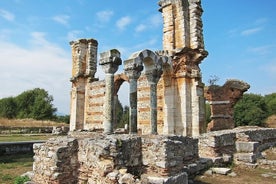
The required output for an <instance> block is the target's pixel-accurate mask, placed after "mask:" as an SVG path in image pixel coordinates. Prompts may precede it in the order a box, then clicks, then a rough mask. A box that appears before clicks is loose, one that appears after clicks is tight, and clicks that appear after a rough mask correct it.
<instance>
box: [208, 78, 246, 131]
mask: <svg viewBox="0 0 276 184" xmlns="http://www.w3.org/2000/svg"><path fill="white" fill-rule="evenodd" d="M249 87H250V85H249V84H247V83H246V82H243V81H240V80H228V81H226V83H225V84H224V85H223V86H217V85H211V86H207V87H205V89H204V96H205V98H206V100H207V101H208V102H209V104H210V106H211V122H209V124H208V130H209V131H216V130H224V129H232V128H234V127H235V123H234V119H233V113H234V110H233V109H234V105H235V104H236V103H237V101H238V100H239V99H240V98H241V97H242V95H243V93H244V92H246V91H247V90H248V89H249Z"/></svg>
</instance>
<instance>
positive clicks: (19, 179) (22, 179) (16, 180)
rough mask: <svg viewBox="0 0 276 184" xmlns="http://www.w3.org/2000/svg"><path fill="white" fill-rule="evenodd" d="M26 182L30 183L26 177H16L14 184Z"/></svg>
mask: <svg viewBox="0 0 276 184" xmlns="http://www.w3.org/2000/svg"><path fill="white" fill-rule="evenodd" d="M27 181H31V180H30V178H29V177H28V176H18V177H16V178H15V180H14V184H24V183H25V182H27Z"/></svg>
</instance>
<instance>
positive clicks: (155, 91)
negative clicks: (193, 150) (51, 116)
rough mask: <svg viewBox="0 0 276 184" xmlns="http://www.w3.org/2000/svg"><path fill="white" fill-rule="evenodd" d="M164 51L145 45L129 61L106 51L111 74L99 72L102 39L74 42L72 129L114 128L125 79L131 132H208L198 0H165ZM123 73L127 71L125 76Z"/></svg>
mask: <svg viewBox="0 0 276 184" xmlns="http://www.w3.org/2000/svg"><path fill="white" fill-rule="evenodd" d="M159 6H160V12H161V13H162V15H163V19H164V28H163V33H164V34H163V49H164V50H163V51H151V50H147V49H145V50H142V51H138V52H135V53H133V54H132V55H131V56H130V57H129V59H127V60H125V61H123V65H124V73H123V74H117V75H115V76H114V73H115V72H116V71H117V69H118V65H120V64H121V59H120V52H119V51H118V50H110V51H107V52H105V53H101V54H100V63H99V64H100V65H101V66H102V69H103V70H104V72H105V74H106V75H105V76H106V77H105V80H103V81H99V80H98V79H96V78H95V73H96V71H97V45H98V44H97V41H96V40H94V39H80V40H77V41H74V42H71V43H70V44H71V47H72V57H73V70H72V79H71V82H72V92H71V113H70V114H71V120H70V130H71V131H74V130H93V129H94V130H95V129H98V130H99V129H103V131H104V132H105V133H112V132H113V131H114V123H113V122H114V116H113V114H114V111H115V110H116V109H114V105H113V104H114V103H116V100H117V99H118V98H117V92H118V90H119V88H120V85H121V84H122V83H123V82H128V83H129V91H130V92H129V96H130V99H129V101H130V112H131V113H130V120H131V121H130V124H129V132H130V133H137V132H138V130H140V131H141V132H142V134H148V133H151V134H157V133H158V134H176V135H184V136H198V135H200V134H201V133H203V132H205V128H204V127H206V126H205V115H204V112H205V111H204V108H205V106H204V96H203V93H204V85H203V83H202V80H201V78H202V77H201V73H200V68H199V64H200V63H201V61H202V60H203V59H204V58H205V57H206V56H207V51H205V49H204V43H203V34H202V21H201V14H202V12H203V11H202V8H201V4H200V1H196V0H189V1H188V0H185V1H182V0H177V1H176V0H173V1H172V0H170V1H168V0H166V1H165V0H162V1H160V2H159ZM120 76H123V77H120Z"/></svg>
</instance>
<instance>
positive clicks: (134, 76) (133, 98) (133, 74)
mask: <svg viewBox="0 0 276 184" xmlns="http://www.w3.org/2000/svg"><path fill="white" fill-rule="evenodd" d="M142 70H143V66H142V65H136V64H135V63H134V59H130V60H126V61H124V71H125V74H126V75H127V77H128V78H129V105H130V107H129V133H130V134H137V132H138V130H137V80H138V78H139V77H140V75H141V71H142Z"/></svg>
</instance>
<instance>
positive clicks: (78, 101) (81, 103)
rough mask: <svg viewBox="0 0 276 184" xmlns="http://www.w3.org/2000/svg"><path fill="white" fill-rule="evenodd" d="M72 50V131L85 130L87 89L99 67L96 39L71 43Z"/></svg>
mask: <svg viewBox="0 0 276 184" xmlns="http://www.w3.org/2000/svg"><path fill="white" fill-rule="evenodd" d="M70 45H71V48H72V65H73V66H72V77H71V80H70V81H71V82H72V90H71V109H70V131H73V130H80V129H83V128H84V123H85V108H86V98H87V97H86V87H87V84H88V83H89V82H90V81H91V80H93V79H94V74H95V73H96V70H97V68H96V66H97V46H98V42H97V41H96V40H94V39H80V40H77V41H72V42H70Z"/></svg>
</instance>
